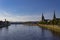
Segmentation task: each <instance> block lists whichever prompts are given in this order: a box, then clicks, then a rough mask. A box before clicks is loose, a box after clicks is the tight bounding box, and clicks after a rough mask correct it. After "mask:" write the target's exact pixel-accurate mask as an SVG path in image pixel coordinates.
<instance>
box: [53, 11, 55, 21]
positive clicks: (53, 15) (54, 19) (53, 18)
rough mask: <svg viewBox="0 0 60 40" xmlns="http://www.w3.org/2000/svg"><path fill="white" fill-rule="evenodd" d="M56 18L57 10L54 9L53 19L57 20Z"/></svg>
mask: <svg viewBox="0 0 60 40" xmlns="http://www.w3.org/2000/svg"><path fill="white" fill-rule="evenodd" d="M55 19H56V15H55V11H54V15H53V20H55Z"/></svg>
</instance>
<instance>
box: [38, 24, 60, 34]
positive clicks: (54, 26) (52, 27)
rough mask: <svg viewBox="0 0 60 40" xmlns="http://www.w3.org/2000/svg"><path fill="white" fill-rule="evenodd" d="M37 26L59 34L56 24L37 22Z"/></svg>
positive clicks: (59, 30)
mask: <svg viewBox="0 0 60 40" xmlns="http://www.w3.org/2000/svg"><path fill="white" fill-rule="evenodd" d="M38 26H40V27H43V28H46V29H48V30H51V31H52V32H53V33H58V34H59V35H60V27H59V26H57V25H46V24H38Z"/></svg>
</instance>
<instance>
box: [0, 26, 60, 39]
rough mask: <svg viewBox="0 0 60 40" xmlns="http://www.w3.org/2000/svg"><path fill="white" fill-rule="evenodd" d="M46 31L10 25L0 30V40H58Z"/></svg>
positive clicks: (34, 27)
mask: <svg viewBox="0 0 60 40" xmlns="http://www.w3.org/2000/svg"><path fill="white" fill-rule="evenodd" d="M59 39H60V37H59V36H56V35H53V33H52V32H51V31H49V30H47V29H44V28H40V27H38V26H29V25H11V26H9V27H3V28H0V40H59Z"/></svg>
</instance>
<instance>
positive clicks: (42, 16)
mask: <svg viewBox="0 0 60 40" xmlns="http://www.w3.org/2000/svg"><path fill="white" fill-rule="evenodd" d="M42 21H44V16H43V13H42Z"/></svg>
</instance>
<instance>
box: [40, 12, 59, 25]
mask: <svg viewBox="0 0 60 40" xmlns="http://www.w3.org/2000/svg"><path fill="white" fill-rule="evenodd" d="M41 21H42V22H46V23H47V22H52V21H55V22H56V23H59V24H60V18H57V17H56V15H55V11H54V15H53V19H52V20H50V19H45V18H44V15H43V13H42V20H41Z"/></svg>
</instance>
